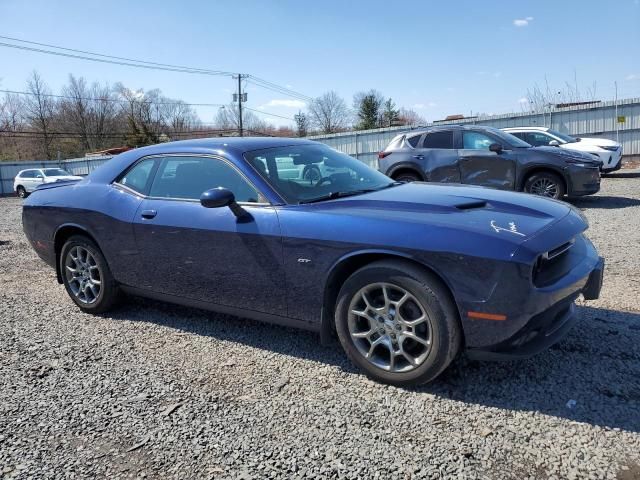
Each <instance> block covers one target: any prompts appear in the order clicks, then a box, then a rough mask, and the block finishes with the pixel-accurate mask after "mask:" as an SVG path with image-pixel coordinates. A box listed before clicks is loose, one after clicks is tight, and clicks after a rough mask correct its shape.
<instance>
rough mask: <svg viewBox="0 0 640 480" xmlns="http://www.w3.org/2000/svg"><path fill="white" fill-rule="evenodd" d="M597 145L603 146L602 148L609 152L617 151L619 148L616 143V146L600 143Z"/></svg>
mask: <svg viewBox="0 0 640 480" xmlns="http://www.w3.org/2000/svg"><path fill="white" fill-rule="evenodd" d="M598 146H599V147H600V148H603V149H604V150H609V151H610V152H617V151H618V148H620V147H618V146H617V145H616V146H614V147H610V146H606V147H602V146H600V145H598Z"/></svg>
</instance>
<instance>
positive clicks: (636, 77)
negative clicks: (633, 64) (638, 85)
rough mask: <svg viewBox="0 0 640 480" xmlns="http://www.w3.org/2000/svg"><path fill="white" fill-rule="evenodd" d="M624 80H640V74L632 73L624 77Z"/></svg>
mask: <svg viewBox="0 0 640 480" xmlns="http://www.w3.org/2000/svg"><path fill="white" fill-rule="evenodd" d="M625 80H640V73H632V74H630V75H627V76H626V77H625Z"/></svg>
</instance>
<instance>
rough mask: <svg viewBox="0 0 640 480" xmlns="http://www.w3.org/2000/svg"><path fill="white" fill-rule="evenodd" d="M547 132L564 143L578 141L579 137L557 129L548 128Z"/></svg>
mask: <svg viewBox="0 0 640 480" xmlns="http://www.w3.org/2000/svg"><path fill="white" fill-rule="evenodd" d="M547 133H548V134H549V135H551V136H552V137H556V138H557V139H558V140H559V141H560V142H562V143H563V144H564V143H578V139H577V138H576V137H572V136H571V135H567V134H566V133H562V132H559V131H557V130H551V129H549V130H547Z"/></svg>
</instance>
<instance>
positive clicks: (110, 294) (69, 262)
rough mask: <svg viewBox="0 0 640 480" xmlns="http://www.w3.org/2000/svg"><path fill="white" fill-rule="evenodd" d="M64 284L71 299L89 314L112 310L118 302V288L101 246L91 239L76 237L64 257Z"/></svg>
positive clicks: (63, 248)
mask: <svg viewBox="0 0 640 480" xmlns="http://www.w3.org/2000/svg"><path fill="white" fill-rule="evenodd" d="M60 271H61V272H62V281H63V283H64V287H65V289H66V290H67V293H68V294H69V296H70V297H71V299H72V300H73V301H74V302H75V303H76V305H78V307H80V310H82V311H84V312H88V313H102V312H106V311H107V310H109V309H110V308H111V307H112V306H113V305H114V304H115V302H116V300H117V298H118V285H117V283H116V281H115V280H114V278H113V275H112V274H111V270H109V266H108V265H107V261H106V260H105V258H104V256H103V255H102V252H101V251H100V249H99V248H98V246H97V245H96V244H95V243H94V242H92V241H91V240H90V239H89V238H87V237H84V236H80V235H74V236H72V237H71V238H69V240H67V241H66V243H65V244H64V245H63V247H62V251H61V254H60Z"/></svg>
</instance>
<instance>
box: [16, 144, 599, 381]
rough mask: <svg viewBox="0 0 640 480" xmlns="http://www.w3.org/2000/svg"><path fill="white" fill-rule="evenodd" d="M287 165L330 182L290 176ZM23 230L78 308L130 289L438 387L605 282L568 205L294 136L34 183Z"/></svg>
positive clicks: (106, 302) (537, 333) (153, 157)
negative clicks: (418, 174) (403, 173)
mask: <svg viewBox="0 0 640 480" xmlns="http://www.w3.org/2000/svg"><path fill="white" fill-rule="evenodd" d="M282 159H289V161H288V162H283V161H282ZM291 164H293V165H297V166H303V167H304V166H314V167H318V169H319V170H320V171H323V170H324V169H325V168H326V169H333V170H335V173H332V174H329V175H327V176H324V177H322V178H321V179H320V180H318V181H312V180H309V179H303V178H288V175H287V170H289V169H290V165H291ZM265 167H266V168H265ZM281 171H282V172H284V173H285V176H284V177H281V176H280V173H281ZM22 218H23V226H24V231H25V234H26V236H27V238H28V240H29V242H30V243H31V245H32V246H33V248H34V249H35V251H36V252H37V254H38V255H39V256H40V257H41V258H42V259H44V261H45V262H46V263H48V264H49V265H51V267H53V268H55V270H56V274H57V278H58V282H59V283H63V284H64V286H65V288H66V290H67V292H68V294H69V296H70V297H71V299H72V300H73V301H74V302H75V303H76V304H77V306H78V307H79V308H80V309H81V310H83V311H85V312H89V313H98V312H104V311H107V310H109V309H110V308H111V307H112V306H113V305H114V302H115V301H116V299H117V296H118V293H119V292H120V291H124V292H127V293H130V294H135V295H142V296H145V297H151V298H155V299H159V300H163V301H168V302H172V303H177V304H182V305H188V306H193V307H198V308H205V309H210V310H214V311H219V312H225V313H230V314H234V315H238V316H240V317H242V318H253V319H258V320H264V321H269V322H275V323H279V324H283V325H288V326H293V327H299V328H305V329H309V330H313V331H316V332H319V333H320V335H321V339H322V340H323V341H326V340H327V339H328V338H329V337H330V335H331V334H332V333H333V332H335V333H336V334H337V336H338V338H339V341H340V343H341V344H342V346H343V348H344V350H345V351H346V353H347V355H348V356H349V357H350V358H351V359H352V360H353V362H354V363H355V364H356V365H357V366H358V367H360V368H361V369H362V370H363V371H364V372H366V373H367V374H368V375H369V376H371V377H372V378H374V379H376V380H379V381H382V382H387V383H391V384H395V385H412V384H418V383H424V382H428V381H430V380H433V379H434V378H436V377H437V376H438V375H439V374H440V373H441V372H442V371H443V370H444V369H445V368H446V367H447V365H449V363H450V362H451V361H452V360H453V359H454V358H455V357H456V355H457V354H458V353H460V352H461V351H463V350H465V351H466V352H467V353H468V354H469V355H471V356H475V358H490V359H499V358H503V359H504V358H522V357H526V356H529V355H533V354H535V353H537V352H539V351H541V350H543V349H545V348H547V347H548V346H549V345H551V344H552V343H554V342H556V341H558V340H559V339H560V338H561V337H562V336H563V335H564V334H565V333H566V332H567V330H569V329H570V328H571V325H572V324H573V323H574V300H575V299H576V298H577V297H578V296H579V295H580V294H582V295H583V297H584V298H585V299H594V298H597V297H598V295H599V292H600V288H601V283H602V270H603V259H602V258H600V257H599V256H598V254H597V252H596V250H595V248H594V246H593V245H592V244H591V242H590V241H589V240H588V239H587V237H586V236H585V235H584V231H585V230H586V228H587V222H586V220H585V219H584V217H583V215H582V213H581V212H580V211H579V210H577V209H575V208H574V207H572V206H570V205H568V204H566V203H563V202H556V201H553V200H549V199H545V198H540V197H534V196H530V195H524V194H518V193H512V192H503V191H499V190H492V189H486V188H475V187H464V186H451V185H444V184H443V185H437V184H424V183H406V184H405V183H400V182H395V181H393V180H392V179H390V178H389V177H386V176H385V175H383V174H382V173H380V172H378V171H376V170H374V169H372V168H370V167H368V166H366V165H365V164H363V163H362V162H360V161H358V160H356V159H354V158H352V157H349V156H348V155H345V154H343V153H340V152H337V151H336V150H333V149H331V148H329V147H327V146H326V145H322V144H319V143H316V142H312V141H309V140H303V139H286V138H222V139H199V140H189V141H182V142H173V143H165V144H160V145H156V146H151V147H145V148H140V149H137V150H131V151H129V152H126V153H123V154H121V155H118V156H117V157H114V158H113V159H112V160H110V161H109V162H107V163H106V164H104V165H103V166H101V167H100V168H98V169H96V170H95V171H93V172H92V173H91V174H90V175H89V176H88V177H87V178H86V179H85V180H81V181H67V182H59V183H52V184H46V185H42V186H40V187H39V188H38V189H37V190H36V191H35V193H34V194H32V195H31V196H30V197H29V198H28V199H27V200H26V201H25V203H24V207H23V217H22ZM238 321H242V320H238ZM249 328H251V327H249Z"/></svg>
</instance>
